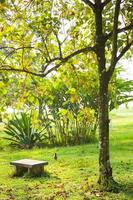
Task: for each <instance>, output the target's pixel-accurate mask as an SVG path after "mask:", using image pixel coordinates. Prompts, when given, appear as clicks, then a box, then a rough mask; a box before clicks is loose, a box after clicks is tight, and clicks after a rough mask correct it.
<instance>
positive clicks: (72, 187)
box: [0, 112, 133, 200]
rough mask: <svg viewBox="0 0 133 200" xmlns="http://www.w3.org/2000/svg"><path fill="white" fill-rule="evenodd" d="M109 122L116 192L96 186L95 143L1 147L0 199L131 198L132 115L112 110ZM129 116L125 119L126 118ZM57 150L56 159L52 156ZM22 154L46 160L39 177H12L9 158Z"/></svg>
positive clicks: (72, 199) (25, 156)
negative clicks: (42, 173) (71, 145)
mask: <svg viewBox="0 0 133 200" xmlns="http://www.w3.org/2000/svg"><path fill="white" fill-rule="evenodd" d="M111 116H112V122H111V123H112V124H111V135H110V138H111V160H112V166H113V172H114V174H113V175H114V178H115V180H116V181H117V182H119V183H120V185H121V190H120V192H119V193H103V192H99V191H98V190H96V189H95V185H96V181H97V177H98V145H97V144H96V143H95V144H88V145H82V146H75V147H64V148H63V147H62V148H52V149H33V150H28V151H27V150H12V149H9V148H7V147H5V148H4V146H3V144H4V145H5V143H3V141H2V140H1V141H0V142H1V144H2V145H1V146H3V148H1V149H0V200H30V199H31V200H65V199H66V200H67V199H68V200H69V199H70V200H76V199H77V200H93V199H100V200H106V199H110V200H114V199H116V200H117V199H118V200H132V199H133V157H132V156H133V142H132V141H133V115H132V116H130V117H129V115H128V114H127V115H122V116H121V113H119V112H115V113H113V114H112V115H111ZM127 118H128V119H127ZM55 152H57V155H58V160H57V161H55V160H54V159H53V155H54V153H55ZM23 158H32V159H38V160H39V159H40V160H48V162H49V165H48V166H46V167H45V174H44V175H43V176H42V177H38V178H31V177H28V176H24V177H13V173H14V168H13V167H12V166H10V164H9V163H10V161H12V160H18V159H23Z"/></svg>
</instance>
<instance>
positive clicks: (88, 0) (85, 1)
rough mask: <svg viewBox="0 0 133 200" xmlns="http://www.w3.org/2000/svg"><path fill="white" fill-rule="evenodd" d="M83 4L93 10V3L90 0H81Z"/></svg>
mask: <svg viewBox="0 0 133 200" xmlns="http://www.w3.org/2000/svg"><path fill="white" fill-rule="evenodd" d="M82 1H83V2H84V3H85V4H87V5H88V6H89V7H91V8H92V10H93V11H95V4H93V3H92V2H91V1H90V0H82Z"/></svg>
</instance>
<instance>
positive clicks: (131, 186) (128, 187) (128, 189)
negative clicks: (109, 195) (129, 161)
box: [121, 182, 133, 199]
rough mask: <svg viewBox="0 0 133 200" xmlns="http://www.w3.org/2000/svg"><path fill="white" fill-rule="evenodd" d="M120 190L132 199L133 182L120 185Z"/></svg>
mask: <svg viewBox="0 0 133 200" xmlns="http://www.w3.org/2000/svg"><path fill="white" fill-rule="evenodd" d="M121 191H122V192H123V193H124V194H125V195H126V196H127V197H128V198H130V199H133V183H131V182H126V183H125V184H122V185H121Z"/></svg>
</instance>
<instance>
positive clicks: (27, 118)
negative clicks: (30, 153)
mask: <svg viewBox="0 0 133 200" xmlns="http://www.w3.org/2000/svg"><path fill="white" fill-rule="evenodd" d="M5 133H6V134H7V135H8V136H9V137H6V138H5V139H7V140H10V141H11V144H12V145H14V146H18V147H20V148H23V149H31V148H33V147H34V146H39V145H41V144H42V143H43V141H44V139H46V138H45V135H44V134H43V133H42V131H38V130H37V129H35V128H33V127H32V122H31V115H28V114H27V113H21V116H20V117H17V116H16V115H15V116H14V117H13V119H12V120H10V121H9V122H8V124H7V126H6V128H5Z"/></svg>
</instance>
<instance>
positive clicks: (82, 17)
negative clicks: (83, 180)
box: [0, 0, 133, 190]
mask: <svg viewBox="0 0 133 200" xmlns="http://www.w3.org/2000/svg"><path fill="white" fill-rule="evenodd" d="M83 2H84V3H85V4H83ZM1 8H2V9H1V16H2V22H1V32H2V34H1V38H2V42H1V47H0V48H1V55H0V56H1V67H0V70H2V71H16V72H26V73H29V74H32V75H36V76H40V77H45V76H46V75H48V74H49V73H50V72H52V71H54V70H57V69H58V68H59V67H60V66H64V67H66V64H65V63H70V64H71V63H73V62H74V64H75V65H76V66H77V65H79V64H80V62H81V60H83V58H84V55H83V54H86V55H87V56H88V63H89V62H91V61H92V60H97V68H98V79H99V99H98V101H99V111H98V112H99V181H98V183H99V185H100V186H101V188H103V189H106V190H111V189H112V188H113V187H114V183H115V182H114V180H113V176H112V167H111V164H110V155H109V95H108V94H109V93H108V91H109V87H108V86H109V82H110V81H111V79H112V76H113V73H114V70H115V68H116V66H117V63H118V62H119V60H120V59H121V58H122V57H123V56H124V55H127V56H128V57H129V56H130V55H131V53H132V48H131V46H132V44H133V41H132V38H133V37H132V36H133V31H132V27H133V21H132V17H133V16H132V0H124V1H121V0H115V1H112V0H105V1H102V0H95V1H90V0H82V1H78V0H73V1H71V2H68V1H65V0H64V1H62V0H58V1H54V0H53V1H50V2H49V1H43V2H42V1H30V2H28V3H26V2H24V1H18V2H13V1H7V2H6V3H2V4H1ZM9 10H10V11H9ZM68 49H69V51H68ZM129 49H130V51H129ZM127 51H128V54H126V53H127ZM79 54H80V56H79Z"/></svg>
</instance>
